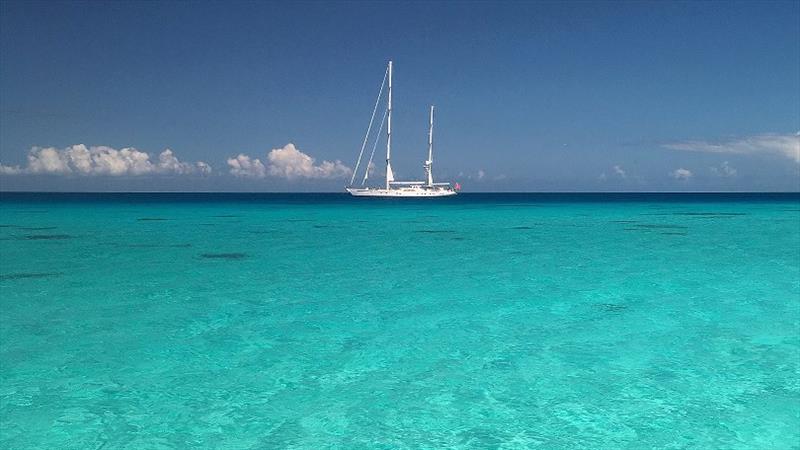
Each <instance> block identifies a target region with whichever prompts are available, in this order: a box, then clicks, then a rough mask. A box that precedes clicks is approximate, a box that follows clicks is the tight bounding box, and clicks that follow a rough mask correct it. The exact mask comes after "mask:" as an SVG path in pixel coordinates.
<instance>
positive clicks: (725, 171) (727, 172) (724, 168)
mask: <svg viewBox="0 0 800 450" xmlns="http://www.w3.org/2000/svg"><path fill="white" fill-rule="evenodd" d="M709 169H711V173H713V174H714V175H718V176H721V177H725V178H731V177H735V176H736V173H737V171H736V169H734V168H733V167H731V165H730V164H728V161H723V162H722V164H720V166H719V167H710V168H709Z"/></svg>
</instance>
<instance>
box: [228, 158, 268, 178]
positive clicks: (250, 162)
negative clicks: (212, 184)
mask: <svg viewBox="0 0 800 450" xmlns="http://www.w3.org/2000/svg"><path fill="white" fill-rule="evenodd" d="M228 166H230V173H231V174H232V175H233V176H237V177H256V178H262V177H264V175H266V173H267V168H266V167H264V164H263V163H262V162H261V160H260V159H258V158H250V157H249V156H247V155H245V154H242V153H239V155H238V156H237V157H235V158H228Z"/></svg>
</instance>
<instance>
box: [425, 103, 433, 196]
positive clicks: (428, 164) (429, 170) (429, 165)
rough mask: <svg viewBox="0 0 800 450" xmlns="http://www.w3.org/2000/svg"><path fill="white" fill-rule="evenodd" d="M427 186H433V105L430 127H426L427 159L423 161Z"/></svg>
mask: <svg viewBox="0 0 800 450" xmlns="http://www.w3.org/2000/svg"><path fill="white" fill-rule="evenodd" d="M425 175H426V176H427V178H428V179H427V186H433V105H431V120H430V128H428V159H427V160H426V161H425Z"/></svg>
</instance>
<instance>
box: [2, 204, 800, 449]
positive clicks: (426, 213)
mask: <svg viewBox="0 0 800 450" xmlns="http://www.w3.org/2000/svg"><path fill="white" fill-rule="evenodd" d="M0 224H2V228H0V308H2V310H1V311H2V312H1V314H2V315H0V447H2V448H15V449H16V448H75V449H84V448H136V449H139V448H148V449H149V448H231V449H238V448H242V449H244V448H315V449H316V448H443V447H448V448H546V449H560V448H564V449H567V448H593V449H600V448H608V449H624V448H630V449H640V448H670V449H673V448H674V449H677V448H724V449H738V448H742V449H744V448H747V449H783V448H800V196H798V195H784V196H753V195H751V196H737V195H727V196H721V195H718V196H714V195H706V196H692V195H662V196H653V195H649V196H648V195H631V196H624V195H617V196H603V195H595V196H586V195H583V196H582V195H560V196H558V195H555V196H552V195H551V196H546V195H485V196H481V195H472V196H470V195H461V196H459V197H457V198H455V199H445V200H442V201H431V200H426V201H424V202H408V201H369V200H366V201H365V200H363V199H350V198H348V197H344V196H339V195H305V196H286V195H229V196H225V195H183V196H181V195H148V194H142V195H127V196H118V195H117V196H114V195H72V196H53V195H49V196H48V195H32V194H17V195H12V194H7V193H6V194H2V195H0Z"/></svg>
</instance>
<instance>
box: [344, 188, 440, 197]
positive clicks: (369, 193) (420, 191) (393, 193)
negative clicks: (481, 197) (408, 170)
mask: <svg viewBox="0 0 800 450" xmlns="http://www.w3.org/2000/svg"><path fill="white" fill-rule="evenodd" d="M347 192H349V193H350V195H352V196H354V197H406V198H408V197H416V198H423V197H424V198H428V197H448V196H450V195H456V191H454V190H452V189H437V188H434V189H428V188H415V187H399V188H392V189H378V188H347Z"/></svg>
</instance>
